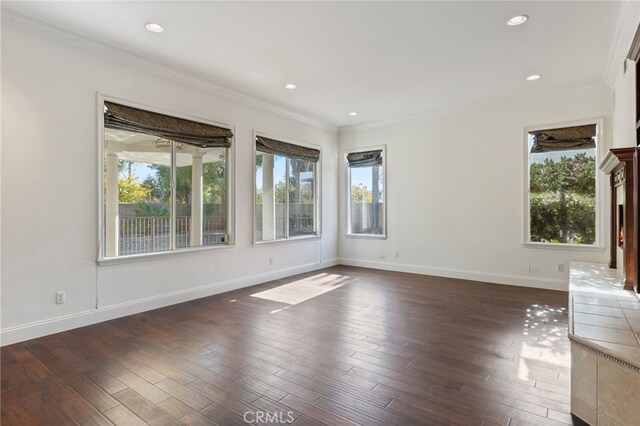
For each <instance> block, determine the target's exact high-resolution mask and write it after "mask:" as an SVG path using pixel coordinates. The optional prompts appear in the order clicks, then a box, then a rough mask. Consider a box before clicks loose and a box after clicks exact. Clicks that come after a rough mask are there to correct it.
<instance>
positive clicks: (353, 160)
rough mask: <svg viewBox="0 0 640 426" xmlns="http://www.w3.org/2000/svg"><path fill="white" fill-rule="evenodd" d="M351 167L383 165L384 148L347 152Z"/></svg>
mask: <svg viewBox="0 0 640 426" xmlns="http://www.w3.org/2000/svg"><path fill="white" fill-rule="evenodd" d="M347 162H348V163H349V167H371V166H380V165H382V150H381V149H377V150H374V151H363V152H351V153H349V154H347Z"/></svg>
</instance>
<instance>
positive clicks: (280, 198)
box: [255, 152, 287, 241]
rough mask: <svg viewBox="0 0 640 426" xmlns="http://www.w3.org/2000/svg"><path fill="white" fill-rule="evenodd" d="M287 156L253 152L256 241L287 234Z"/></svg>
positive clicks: (283, 236)
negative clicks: (254, 156)
mask: <svg viewBox="0 0 640 426" xmlns="http://www.w3.org/2000/svg"><path fill="white" fill-rule="evenodd" d="M286 169H287V159H286V158H285V157H282V156H279V155H272V154H267V153H264V152H257V153H256V212H255V217H256V220H255V227H256V241H272V240H276V239H280V238H285V237H286V232H287V231H286V225H287V216H286V214H287V204H286V203H287V179H286V176H287V174H286Z"/></svg>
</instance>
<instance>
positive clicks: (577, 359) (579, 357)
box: [571, 344, 598, 407]
mask: <svg viewBox="0 0 640 426" xmlns="http://www.w3.org/2000/svg"><path fill="white" fill-rule="evenodd" d="M597 380H598V358H597V356H596V355H595V354H593V353H592V352H589V351H586V350H584V349H582V348H580V347H579V346H577V345H574V344H572V345H571V397H572V399H573V397H574V396H575V397H577V398H579V399H580V400H581V401H583V402H584V403H585V404H588V405H590V406H592V407H596V404H597V401H598V395H597V392H596V386H597Z"/></svg>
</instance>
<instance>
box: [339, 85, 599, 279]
mask: <svg viewBox="0 0 640 426" xmlns="http://www.w3.org/2000/svg"><path fill="white" fill-rule="evenodd" d="M611 103H612V99H611V90H610V89H609V88H608V87H607V86H605V85H604V84H603V85H601V86H596V87H590V88H585V89H580V90H573V91H566V92H558V93H545V94H541V95H537V96H530V97H524V98H518V99H509V100H502V101H496V102H490V103H483V104H476V105H470V106H466V107H462V108H456V109H451V110H446V111H439V112H433V113H430V114H425V116H424V117H420V118H413V119H410V120H406V121H402V122H397V123H395V124H393V123H392V124H386V125H381V126H369V127H367V126H361V127H357V126H356V127H352V128H343V129H341V132H340V137H339V139H340V152H341V162H340V165H339V171H340V182H341V185H340V199H339V200H340V212H341V216H340V236H339V253H340V261H341V262H342V263H346V264H352V265H361V266H371V267H377V268H383V269H392V270H401V271H407V272H416V273H424V274H432V275H441V276H451V277H459V278H467V279H476V280H481V281H489V282H498V283H505V284H515V285H528V286H536V287H546V288H556V289H566V288H567V282H568V271H569V261H570V260H585V261H598V262H607V261H608V259H609V254H608V251H607V250H604V249H602V250H600V251H595V252H594V251H575V250H553V249H539V248H527V247H525V246H524V245H523V234H524V197H525V192H524V179H525V170H526V169H525V167H526V165H525V162H524V155H525V150H526V148H525V144H524V139H523V132H524V130H523V128H524V127H527V126H536V125H546V124H553V123H559V122H565V121H572V120H582V119H587V118H596V117H603V118H604V119H605V121H604V128H605V140H604V141H601V142H604V143H601V144H600V146H599V152H600V154H601V155H602V154H603V153H605V152H606V150H607V149H608V146H607V145H609V144H610V139H611V137H610V136H611ZM383 144H386V145H387V176H386V178H387V213H388V220H387V234H388V239H387V240H385V241H382V240H367V239H356V238H347V237H345V235H344V234H345V232H346V226H345V225H346V215H345V213H344V212H345V210H346V209H345V201H346V183H345V182H346V176H345V175H346V167H345V166H344V164H343V161H344V160H342V158H343V155H344V154H343V152H344V150H346V149H351V148H360V147H366V146H374V145H383ZM600 158H602V157H600ZM599 173H600V172H599ZM602 177H604V175H602ZM600 183H601V185H600V188H601V190H603V192H602V191H601V193H602V194H603V197H602V198H603V200H601V203H600V207H601V209H600V211H601V212H602V214H603V215H604V216H606V217H604V219H605V220H604V222H603V224H604V225H605V226H604V228H605V229H603V233H602V235H603V240H602V242H603V244H606V243H607V241H608V234H607V233H606V228H607V225H606V224H608V213H607V211H608V192H607V191H606V187H607V184H608V179H606V178H605V179H601V182H600ZM396 251H399V257H397V258H396V257H395V252H396ZM557 263H563V264H564V267H565V272H563V273H559V272H557V266H556V264H557ZM529 265H530V266H531V269H532V270H531V271H529Z"/></svg>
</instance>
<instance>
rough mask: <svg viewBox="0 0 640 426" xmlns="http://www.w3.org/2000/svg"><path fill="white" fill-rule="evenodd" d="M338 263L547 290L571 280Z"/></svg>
mask: <svg viewBox="0 0 640 426" xmlns="http://www.w3.org/2000/svg"><path fill="white" fill-rule="evenodd" d="M338 264H340V265H348V266H360V267H363V268H372V269H382V270H385V271H396V272H408V273H411V274H420V275H433V276H436V277H446V278H458V279H462V280H471V281H484V282H489V283H494V284H506V285H514V286H519V287H533V288H542V289H547V290H560V291H567V290H568V288H569V282H568V281H564V280H557V279H552V278H544V277H528V276H525V275H509V274H497V273H494V272H478V271H468V270H464V269H449V268H437V267H433V266H423V265H410V264H405V263H395V262H385V261H376V260H362V259H352V258H344V257H341V258H339V259H338Z"/></svg>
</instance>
